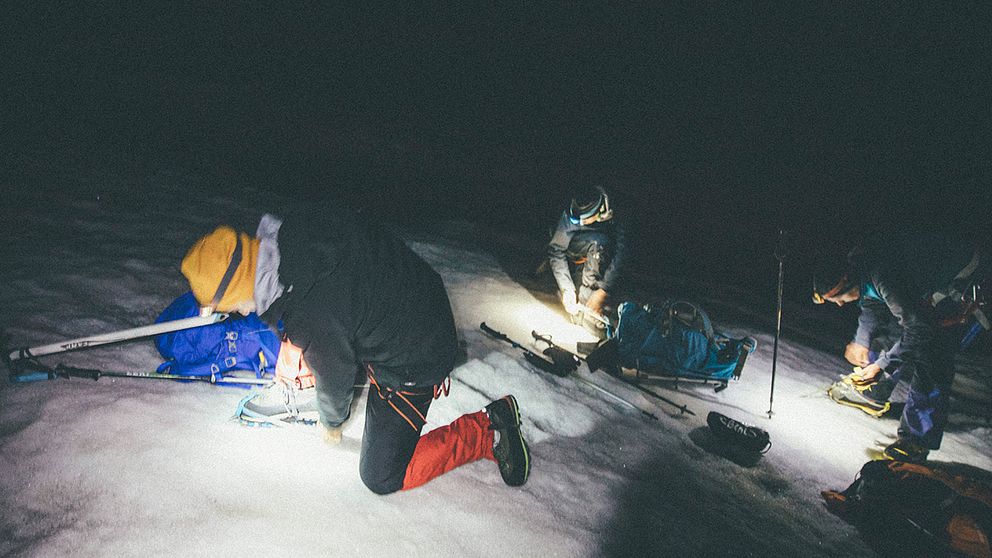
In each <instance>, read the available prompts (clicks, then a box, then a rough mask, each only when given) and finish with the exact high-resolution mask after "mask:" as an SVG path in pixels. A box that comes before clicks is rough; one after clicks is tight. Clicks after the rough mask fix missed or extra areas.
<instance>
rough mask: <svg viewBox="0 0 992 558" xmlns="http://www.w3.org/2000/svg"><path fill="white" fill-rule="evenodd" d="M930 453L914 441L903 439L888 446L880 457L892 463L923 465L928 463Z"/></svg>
mask: <svg viewBox="0 0 992 558" xmlns="http://www.w3.org/2000/svg"><path fill="white" fill-rule="evenodd" d="M929 453H930V450H928V449H927V448H925V447H923V446H921V445H920V444H918V443H916V442H915V441H914V440H913V439H911V438H903V439H899V440H896V441H895V442H893V443H891V444H889V445H888V446H886V447H885V449H883V450H882V451H881V453H880V455H879V457H880V458H881V459H888V460H890V461H905V462H907V463H921V462H923V461H926V459H927V455H928V454H929Z"/></svg>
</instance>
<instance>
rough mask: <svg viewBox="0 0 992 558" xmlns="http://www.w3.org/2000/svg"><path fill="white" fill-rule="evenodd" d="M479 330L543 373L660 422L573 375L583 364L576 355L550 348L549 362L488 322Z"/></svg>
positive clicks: (656, 418) (638, 408)
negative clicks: (566, 379) (568, 379)
mask: <svg viewBox="0 0 992 558" xmlns="http://www.w3.org/2000/svg"><path fill="white" fill-rule="evenodd" d="M479 328H480V329H482V331H483V332H485V333H486V335H489V336H490V337H492V338H493V339H497V340H499V341H502V342H504V343H507V344H509V345H510V346H511V347H513V348H515V349H519V350H521V351H523V355H524V359H525V360H526V361H527V362H529V363H531V364H532V365H534V367H535V368H538V369H539V370H543V371H545V372H548V373H550V374H554V375H555V376H558V377H560V378H564V377H566V376H571V377H572V378H575V380H576V381H578V382H581V383H583V384H585V385H587V386H589V387H591V388H593V389H595V390H596V391H598V392H600V393H602V394H603V395H605V396H607V397H609V398H610V399H612V400H614V401H616V402H618V403H620V404H622V405H624V406H625V407H628V408H630V409H633V410H635V411H637V412H639V413H641V414H642V415H644V416H646V417H648V418H650V419H652V420H658V417H657V416H655V415H654V414H652V413H649V412H648V411H645V410H644V409H641V408H640V407H638V406H636V405H634V404H633V403H631V402H630V401H627V400H626V399H624V398H622V397H620V396H619V395H617V394H615V393H613V392H611V391H609V390H607V389H605V388H603V387H601V386H598V385H596V384H595V383H593V382H590V381H589V380H587V379H585V378H583V377H581V376H578V375H575V374H573V372H575V371H576V370H578V368H579V363H580V362H581V360H580V359H579V357H577V356H575V355H574V354H572V353H570V352H568V351H566V350H564V349H561V348H560V347H559V348H558V350H557V351H554V350H550V347H549V349H548V350H546V351H545V354H547V355H548V356H549V357H550V358H551V360H548V359H546V358H544V357H542V356H540V355H538V354H537V353H535V352H534V351H531V350H530V349H528V348H527V347H524V346H523V345H521V344H520V343H517V342H516V341H514V340H513V339H510V338H509V337H508V336H507V335H506V334H505V333H502V332H500V331H497V330H495V329H493V328H491V327H489V326H488V325H486V322H482V323H481V324H480V325H479Z"/></svg>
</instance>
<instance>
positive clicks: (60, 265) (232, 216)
mask: <svg viewBox="0 0 992 558" xmlns="http://www.w3.org/2000/svg"><path fill="white" fill-rule="evenodd" d="M61 180H63V181H64V182H65V183H66V184H68V183H74V187H73V188H65V189H64V190H63V188H62V187H63V184H59V183H55V184H47V185H42V186H40V187H39V186H37V185H28V184H13V183H8V184H5V185H4V188H5V189H8V188H9V189H10V190H8V191H16V192H17V193H18V195H17V197H16V198H14V199H16V201H17V204H16V207H17V212H16V215H17V217H16V229H15V230H16V231H17V232H16V233H14V234H13V235H12V236H10V235H9V236H7V239H6V240H5V241H4V243H3V246H2V252H0V256H2V259H3V261H4V264H5V265H4V266H2V267H0V327H3V329H4V331H5V332H6V334H7V335H8V340H7V342H8V343H10V344H11V345H14V346H34V345H39V344H45V343H50V342H55V341H59V340H63V339H69V338H74V337H80V336H83V335H90V334H96V333H103V332H109V331H115V330H120V329H126V328H132V327H138V326H141V325H147V324H149V323H151V322H152V321H153V320H154V318H155V317H156V315H157V314H158V313H159V312H160V311H161V310H162V309H163V308H164V307H165V306H166V305H167V304H168V303H169V302H170V301H171V300H172V299H174V298H175V297H176V296H178V295H180V294H182V293H183V292H184V291H185V284H184V280H183V278H182V276H181V275H180V273H179V270H178V264H179V260H180V259H181V257H182V255H183V253H184V252H185V250H186V249H187V248H188V247H189V246H190V245H191V243H192V242H193V241H194V240H195V239H196V238H198V237H199V236H200V235H202V234H204V233H206V232H208V231H209V230H210V229H212V228H213V226H215V225H216V224H219V223H221V222H226V223H230V224H234V225H237V226H241V227H242V228H245V229H247V230H254V223H255V222H256V221H257V218H258V217H259V216H260V215H261V213H263V212H265V211H274V212H277V213H278V212H280V211H283V212H288V211H291V210H292V207H293V206H294V205H293V204H294V203H295V202H291V201H288V200H279V201H278V202H276V203H274V204H269V205H263V204H262V201H263V200H266V199H270V198H269V197H268V196H266V195H265V193H263V192H258V191H254V190H247V189H246V190H243V191H239V192H222V191H218V190H217V189H216V188H213V189H212V190H211V189H210V188H202V187H203V186H204V184H202V183H201V182H198V180H199V179H198V178H196V177H193V176H185V175H178V174H177V175H169V174H160V175H155V176H151V177H144V178H137V179H134V178H132V179H123V178H120V179H118V180H117V181H116V182H114V181H112V180H111V181H109V182H106V183H104V182H102V181H100V180H93V182H90V183H84V184H83V186H80V185H79V184H78V183H75V182H78V181H77V179H75V178H73V177H64V178H63V179H61ZM74 181H75V182H74ZM63 191H64V192H66V193H64V194H58V195H53V194H54V193H58V192H63ZM211 191H212V192H213V193H210V192H211ZM180 201H181V202H182V203H181V206H182V207H183V208H184V209H183V210H182V211H175V210H172V209H170V208H172V207H176V206H177V205H178V202H180ZM6 217H8V218H10V219H13V213H8V214H7V215H6ZM6 222H7V223H8V225H6V226H5V229H8V230H9V229H10V228H11V226H12V225H13V224H14V223H15V221H13V220H9V221H6ZM471 228H472V225H470V224H467V223H450V224H447V225H445V226H444V227H442V229H446V230H447V232H448V234H440V235H435V234H426V233H423V232H420V233H415V232H409V231H408V233H407V234H406V235H405V238H407V240H408V241H409V242H410V244H411V246H412V247H413V248H414V249H415V250H416V251H417V252H418V253H420V254H421V255H422V256H423V257H424V258H425V259H426V260H427V261H428V262H429V263H430V264H431V265H432V266H434V268H435V269H437V270H438V271H439V272H440V273H441V275H442V276H443V278H444V280H445V284H446V286H447V289H448V292H449V295H450V297H451V302H452V306H453V309H454V311H455V316H456V321H457V326H458V329H459V334H460V336H461V338H462V339H463V340H464V341H465V343H466V346H467V351H468V360H467V362H465V363H464V364H461V365H460V366H459V367H458V368H457V369H456V370H455V371H454V372H453V374H452V382H451V384H452V386H451V394H450V396H449V397H447V398H443V399H441V400H439V401H437V402H436V403H435V404H434V406H433V407H432V408H431V412H430V415H429V417H428V420H429V427H431V428H432V427H436V426H438V425H443V424H446V423H448V422H450V421H451V420H453V419H454V418H455V417H457V416H459V415H461V414H463V413H466V412H471V411H475V410H478V409H480V408H482V407H483V406H484V405H485V404H486V403H488V402H489V401H491V400H492V399H494V398H497V397H499V396H501V395H503V394H506V393H513V394H514V395H515V396H516V397H517V399H518V401H519V403H520V406H521V411H522V414H523V419H524V425H523V429H524V433H525V436H526V437H527V439H528V440H529V443H530V447H531V450H532V454H533V455H532V458H533V469H532V474H531V477H530V480H529V482H528V483H527V484H526V485H525V486H524V487H522V488H510V487H507V486H505V485H504V484H503V482H502V480H501V479H500V477H499V474H498V472H497V470H496V467H495V466H494V465H493V464H492V463H491V462H488V461H480V462H476V463H473V464H469V465H467V466H464V467H462V468H460V469H457V470H455V471H454V472H452V473H449V474H447V475H445V476H443V477H441V478H438V479H436V480H434V481H432V482H430V483H429V484H427V485H425V486H423V487H421V488H418V489H416V490H413V491H409V492H403V493H397V494H393V495H389V496H385V497H382V496H376V495H374V494H373V493H372V492H370V491H369V490H367V489H366V488H365V487H364V486H363V485H362V483H361V481H360V479H359V476H358V457H359V447H360V438H361V434H362V428H363V422H364V421H363V417H364V400H362V399H361V398H360V399H359V401H358V403H357V404H356V409H355V410H354V412H353V417H354V418H353V419H352V420H351V421H350V422H349V423H348V424H347V426H346V428H345V431H344V440H343V442H342V443H341V444H340V445H338V446H327V445H325V444H324V443H323V442H322V441H321V440H320V438H319V436H318V435H317V433H316V431H315V429H313V428H306V427H295V428H280V429H275V428H271V429H264V428H247V427H243V426H241V425H239V424H238V423H237V422H236V421H232V420H231V415H232V413H233V411H234V409H235V407H236V405H237V402H238V400H239V399H241V397H243V396H244V395H245V393H246V392H245V391H244V390H242V389H237V388H229V387H219V386H211V385H208V384H201V383H189V384H186V383H173V382H167V381H151V380H139V379H111V378H103V379H101V380H99V381H97V382H93V381H90V380H84V379H71V380H65V379H59V380H54V381H44V382H36V383H30V384H16V385H14V384H6V383H5V384H3V385H2V387H0V448H2V451H0V464H2V474H0V510H2V511H0V555H17V556H62V555H72V556H138V555H141V556H164V555H169V556H173V555H175V556H248V555H251V556H264V555H274V554H279V555H286V556H381V555H400V556H491V555H493V554H496V553H499V554H500V555H504V556H536V555H541V556H548V557H550V556H563V557H564V556H567V557H574V556H649V555H650V556H662V555H681V556H769V555H771V556H795V555H804V556H839V555H845V556H865V555H873V551H872V550H871V549H870V548H869V547H868V546H867V545H865V543H864V542H862V540H861V538H860V537H859V535H858V533H857V531H856V530H855V529H853V528H852V527H850V526H848V525H846V524H845V523H843V522H841V521H840V520H839V519H837V518H835V517H834V516H832V515H830V514H829V513H828V512H826V510H825V509H824V508H823V506H822V505H821V503H820V498H819V491H820V490H823V489H831V488H833V489H839V488H844V487H846V486H847V485H848V484H849V483H850V482H851V481H852V480H853V479H854V476H855V474H856V473H857V472H858V470H859V469H860V467H861V465H862V464H863V463H864V462H865V461H866V460H867V457H866V456H865V453H864V450H865V448H866V447H869V446H872V445H873V444H874V443H875V442H876V440H882V441H884V440H886V439H888V438H890V437H891V436H892V435H893V434H894V432H895V428H896V422H895V421H892V420H877V419H873V418H871V417H868V416H867V415H864V414H862V413H859V412H857V411H856V410H852V409H848V408H844V407H840V406H838V405H836V404H833V403H832V402H830V401H829V400H828V399H827V398H826V397H825V395H824V391H825V388H826V386H827V385H828V384H829V383H830V382H831V381H832V380H833V379H835V378H836V377H837V375H838V374H840V373H842V372H843V371H844V369H845V365H844V364H843V362H842V361H841V359H840V358H839V357H838V356H837V355H835V354H828V353H825V352H821V351H819V350H817V349H814V348H810V347H808V346H806V345H804V344H802V343H799V342H796V341H792V340H790V339H789V336H788V335H786V336H785V337H784V338H783V341H782V343H781V345H780V351H779V356H778V366H777V378H776V392H775V401H774V411H775V414H774V417H773V418H772V419H771V420H769V419H768V418H767V417H766V416H765V412H766V411H767V409H768V404H769V401H768V395H769V383H770V370H771V355H772V344H773V335H772V332H771V331H770V330H768V328H754V327H752V326H750V325H748V322H747V321H746V320H740V321H739V323H738V322H735V321H733V320H732V319H731V318H730V317H734V316H738V315H739V314H738V313H737V312H732V311H730V308H731V307H732V302H731V299H730V298H729V297H726V298H723V299H722V300H721V299H720V295H719V294H713V295H712V296H714V297H716V298H715V299H713V300H706V301H703V303H704V305H706V306H709V305H710V304H711V303H712V308H711V311H712V312H713V314H714V317H715V319H716V321H717V322H718V325H719V326H720V328H722V329H723V330H725V331H727V332H728V333H731V334H747V335H752V336H754V337H755V338H756V339H757V340H758V349H757V351H756V352H755V353H754V354H753V355H751V357H750V359H749V360H748V363H747V366H746V368H745V370H744V373H743V378H742V380H741V381H739V382H735V383H732V384H731V385H730V387H729V388H728V389H727V390H725V391H723V392H721V393H714V392H713V390H712V388H708V387H702V386H699V387H691V386H682V387H681V388H680V389H679V390H677V391H676V390H673V389H670V388H668V389H666V388H664V387H655V388H654V389H655V390H656V391H658V392H659V393H660V394H662V395H664V396H665V397H668V398H670V399H673V400H675V401H677V402H678V403H679V404H684V405H687V406H688V408H689V409H690V410H692V411H694V412H695V413H696V414H695V416H690V415H679V414H678V413H677V412H676V411H675V409H674V408H673V407H671V406H669V405H666V404H664V403H661V402H659V401H657V400H655V399H653V398H650V397H649V396H646V395H644V394H642V393H640V392H638V391H637V390H635V389H633V388H631V387H629V386H626V385H624V384H622V383H620V382H619V381H617V380H616V379H613V378H610V377H607V376H604V375H603V374H602V373H595V374H593V373H589V372H588V371H586V370H585V369H583V370H581V371H580V372H578V374H580V375H581V376H583V377H585V378H586V379H588V380H589V381H592V382H595V383H596V384H598V385H600V386H601V387H603V388H605V389H607V390H610V391H611V392H613V393H615V394H617V395H620V396H622V397H623V398H625V399H627V400H628V401H630V402H631V403H633V404H635V405H637V406H638V407H639V408H641V409H644V410H647V411H649V412H652V413H653V414H655V415H656V416H658V417H659V420H657V421H653V420H650V419H648V418H646V417H644V416H643V415H641V414H639V413H637V412H636V411H633V410H631V409H628V408H625V407H623V406H621V405H618V404H616V403H615V402H613V401H611V400H609V399H608V398H604V396H603V395H602V394H600V393H597V392H596V391H595V390H593V389H590V388H589V387H587V386H584V385H582V384H581V383H580V382H577V381H575V380H574V379H572V378H558V377H553V376H550V375H547V374H544V373H541V372H538V371H535V370H534V369H532V368H531V367H530V366H528V365H527V364H526V363H525V362H524V361H523V360H522V359H521V358H520V352H519V351H518V350H515V349H512V348H511V347H509V346H508V345H505V344H502V343H500V342H498V341H495V340H493V339H491V338H489V337H487V336H485V335H484V334H483V333H482V332H481V331H480V330H479V324H480V323H481V322H483V321H485V322H487V323H488V324H489V325H490V326H492V327H494V328H496V329H498V330H500V331H503V332H505V333H507V334H508V335H509V336H510V337H512V338H513V339H515V340H517V341H519V342H522V343H529V342H530V331H531V330H532V329H535V330H538V331H540V332H542V333H550V334H552V335H553V336H554V339H555V340H556V341H557V342H558V343H560V344H562V345H565V346H569V347H571V346H574V343H575V342H576V341H578V340H583V339H587V335H586V334H585V333H584V332H583V331H582V330H580V329H578V328H576V327H574V326H572V325H570V324H569V323H567V321H566V320H565V319H564V318H563V316H562V315H561V314H560V313H559V312H558V311H557V310H556V309H554V308H553V307H552V306H551V305H548V304H546V302H547V301H546V300H541V299H539V298H535V295H534V294H533V293H532V292H531V291H529V290H527V289H525V288H524V287H522V286H520V285H519V284H517V283H516V282H514V281H513V280H512V279H511V278H510V277H509V276H508V275H507V273H506V272H505V271H504V270H503V269H502V268H501V266H500V263H499V262H498V261H497V259H496V258H495V257H493V256H492V255H490V254H489V253H487V252H486V251H485V250H484V249H482V248H481V247H479V246H478V245H476V244H475V243H474V242H472V240H471V235H466V234H463V233H464V232H465V231H466V230H471ZM724 311H725V314H723V312H724ZM806 318H807V319H808V318H809V317H808V316H806ZM787 331H789V330H788V329H787ZM46 361H47V362H51V363H54V362H59V361H65V362H67V363H71V364H73V365H76V366H82V367H91V368H104V369H108V370H142V371H145V370H149V369H151V368H153V367H155V366H156V365H157V364H158V363H159V362H160V358H159V356H158V355H157V353H156V352H155V349H154V348H153V346H152V343H151V341H150V340H143V341H138V342H133V343H124V344H119V345H113V346H108V347H102V348H93V349H88V350H83V351H77V352H73V353H68V354H63V355H56V356H54V357H50V358H49V359H46ZM968 372H969V373H968V374H967V375H966V376H962V377H961V378H960V379H959V381H958V384H957V386H956V387H960V388H961V389H962V390H963V391H964V393H965V394H970V395H971V396H973V397H974V398H977V400H978V401H980V403H979V407H984V409H985V410H986V412H987V410H988V400H989V399H988V393H989V365H988V363H978V364H975V363H971V368H969V369H968ZM711 410H715V411H718V412H721V413H724V414H727V415H729V416H731V417H733V418H735V419H737V420H740V421H742V422H745V423H752V424H756V425H759V426H761V427H762V428H765V429H766V430H768V432H769V433H770V435H771V440H772V442H773V446H772V448H771V451H770V452H769V453H768V454H766V455H765V456H764V457H763V458H762V459H760V460H759V461H757V462H756V463H743V464H742V463H740V462H738V461H737V460H735V459H733V458H731V457H728V456H726V455H725V454H724V453H723V452H721V451H720V450H719V449H718V448H716V447H715V445H714V444H713V440H712V438H710V436H709V433H708V431H707V430H706V426H705V417H706V413H707V412H709V411H711ZM990 439H992V430H990V428H989V424H988V420H987V418H986V419H983V418H981V416H980V415H979V416H976V415H975V414H968V413H956V414H955V415H954V421H953V425H952V428H951V429H949V431H948V433H947V435H946V437H945V441H944V445H943V447H942V448H941V450H940V451H939V452H938V453H936V454H935V455H934V458H935V459H938V460H940V461H947V462H959V463H966V464H970V465H974V466H977V467H981V468H984V469H992V447H990V446H992V444H990V443H989V442H990Z"/></svg>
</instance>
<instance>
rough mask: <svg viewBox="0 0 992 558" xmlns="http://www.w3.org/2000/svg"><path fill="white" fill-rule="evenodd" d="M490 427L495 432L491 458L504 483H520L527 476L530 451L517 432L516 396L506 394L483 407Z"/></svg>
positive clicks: (523, 481) (518, 408) (518, 412)
mask: <svg viewBox="0 0 992 558" xmlns="http://www.w3.org/2000/svg"><path fill="white" fill-rule="evenodd" d="M486 414H487V415H488V416H489V424H490V428H491V429H492V430H494V431H495V433H496V435H495V436H494V439H493V457H495V458H496V463H497V464H498V465H499V474H500V475H501V476H502V477H503V482H505V483H506V484H508V485H510V486H520V485H522V484H524V483H525V482H527V477H529V476H530V450H529V449H528V448H527V442H526V440H524V437H523V434H521V432H520V407H519V406H518V405H517V399H516V398H515V397H513V396H512V395H507V396H505V397H503V398H501V399H497V400H496V401H493V402H492V403H490V404H489V405H487V406H486Z"/></svg>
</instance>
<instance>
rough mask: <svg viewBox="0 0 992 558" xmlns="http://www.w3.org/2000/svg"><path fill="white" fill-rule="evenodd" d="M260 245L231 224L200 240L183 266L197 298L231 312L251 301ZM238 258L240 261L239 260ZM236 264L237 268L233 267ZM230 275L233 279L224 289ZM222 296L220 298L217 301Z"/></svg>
mask: <svg viewBox="0 0 992 558" xmlns="http://www.w3.org/2000/svg"><path fill="white" fill-rule="evenodd" d="M258 244H259V241H258V239H255V238H252V237H251V236H249V235H248V234H246V233H240V234H239V233H237V232H236V231H235V230H234V229H232V228H231V227H227V226H221V227H217V228H216V229H215V230H214V232H212V233H210V234H208V235H206V236H204V237H203V238H201V239H200V240H197V241H196V244H194V245H193V247H192V248H190V249H189V252H187V253H186V257H185V258H183V263H182V267H181V269H182V272H183V275H185V276H186V279H188V280H189V286H190V289H192V291H193V296H195V297H196V301H197V302H199V303H200V304H201V305H203V306H212V307H213V308H214V309H215V310H217V311H218V312H230V311H231V310H233V309H234V307H235V306H236V305H237V304H238V303H239V302H243V301H246V300H251V299H252V297H253V296H254V294H255V263H256V261H257V260H258ZM239 248H240V249H239ZM238 252H240V253H238ZM235 260H239V261H237V263H235ZM232 264H234V265H236V266H237V267H234V268H233V269H231V268H232ZM228 274H230V277H229V278H228V279H229V281H228V283H227V285H226V288H222V287H221V283H222V282H223V281H224V279H225V276H227V275H228ZM218 296H219V297H220V298H219V300H214V299H215V298H217V297H218Z"/></svg>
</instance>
